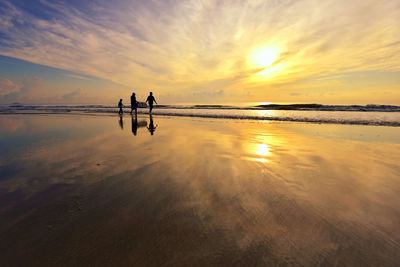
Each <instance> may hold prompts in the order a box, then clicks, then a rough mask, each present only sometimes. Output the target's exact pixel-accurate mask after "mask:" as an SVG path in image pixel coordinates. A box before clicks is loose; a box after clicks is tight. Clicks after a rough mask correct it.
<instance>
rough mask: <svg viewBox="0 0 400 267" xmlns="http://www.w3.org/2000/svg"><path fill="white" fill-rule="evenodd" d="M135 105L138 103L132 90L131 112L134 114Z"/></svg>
mask: <svg viewBox="0 0 400 267" xmlns="http://www.w3.org/2000/svg"><path fill="white" fill-rule="evenodd" d="M137 107H138V103H137V101H136V94H135V93H134V92H132V95H131V114H132V113H133V111H135V116H136V114H137Z"/></svg>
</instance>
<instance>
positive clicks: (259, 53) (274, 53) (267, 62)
mask: <svg viewBox="0 0 400 267" xmlns="http://www.w3.org/2000/svg"><path fill="white" fill-rule="evenodd" d="M279 54H280V49H278V48H277V47H273V46H265V47H258V48H255V49H253V51H251V53H250V58H249V60H250V65H251V66H253V67H256V68H267V67H269V66H271V65H272V64H273V63H274V62H275V61H276V60H277V59H278V57H279Z"/></svg>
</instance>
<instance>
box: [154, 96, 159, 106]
mask: <svg viewBox="0 0 400 267" xmlns="http://www.w3.org/2000/svg"><path fill="white" fill-rule="evenodd" d="M153 99H154V103H156V104H157V105H158V103H157V101H156V98H155V97H153Z"/></svg>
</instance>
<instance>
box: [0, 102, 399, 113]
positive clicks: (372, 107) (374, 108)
mask: <svg viewBox="0 0 400 267" xmlns="http://www.w3.org/2000/svg"><path fill="white" fill-rule="evenodd" d="M4 107H9V108H14V109H15V108H16V109H45V108H46V109H48V108H58V109H62V108H64V109H71V108H87V109H96V108H97V109H115V106H111V105H26V104H20V103H14V104H11V105H3V108H4ZM139 107H140V108H146V107H147V105H146V103H145V102H139ZM157 108H158V109H216V110H302V111H360V112H400V106H395V105H377V104H368V105H322V104H267V105H255V106H230V105H157Z"/></svg>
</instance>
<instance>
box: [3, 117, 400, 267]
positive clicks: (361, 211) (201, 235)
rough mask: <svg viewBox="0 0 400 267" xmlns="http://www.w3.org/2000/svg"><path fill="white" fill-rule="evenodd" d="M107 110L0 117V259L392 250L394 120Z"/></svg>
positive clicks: (363, 260) (378, 256) (122, 261)
mask: <svg viewBox="0 0 400 267" xmlns="http://www.w3.org/2000/svg"><path fill="white" fill-rule="evenodd" d="M120 120H121V117H119V118H118V126H117V125H116V117H108V116H104V117H102V116H95V117H89V116H73V115H69V116H68V115H66V116H60V115H52V116H15V117H12V119H11V120H10V119H4V117H3V118H1V117H0V124H1V126H3V125H6V127H0V136H2V137H3V138H2V139H0V145H1V147H2V148H4V149H2V150H1V151H0V177H1V180H0V199H1V200H2V201H1V202H0V217H1V218H2V221H1V223H0V251H2V252H3V255H5V256H4V257H3V259H4V260H3V262H4V263H11V262H12V263H13V264H15V262H17V263H18V264H17V265H20V266H24V265H29V264H31V263H32V262H33V263H40V264H42V265H49V266H55V265H57V264H56V263H58V262H64V263H66V265H68V264H69V265H74V264H73V263H76V262H82V261H84V262H85V263H88V265H95V266H99V265H104V263H109V262H112V263H114V264H117V265H139V266H140V265H142V266H143V265H147V266H149V265H150V266H160V265H163V264H164V263H165V262H170V263H171V265H174V266H185V265H186V266H187V265H196V264H197V263H198V262H199V261H201V262H202V263H204V264H203V266H220V265H224V266H233V265H235V264H239V265H242V264H241V263H243V264H245V265H251V266H257V265H258V266H265V265H271V266H275V265H279V264H287V265H290V264H292V265H296V266H314V265H318V264H319V265H324V266H329V265H334V264H336V265H341V266H345V265H346V263H348V262H352V263H355V264H354V265H360V266H369V265H370V266H373V265H374V263H377V262H379V265H380V266H395V265H396V263H397V262H398V260H400V259H399V256H398V255H400V254H399V253H398V252H399V249H398V246H397V245H396V244H397V243H398V242H400V230H399V229H398V227H397V226H398V225H399V224H400V216H399V214H400V213H399V212H400V204H399V203H400V194H398V192H399V191H400V182H399V180H398V173H399V172H400V168H399V165H398V162H399V160H400V152H399V151H400V149H399V148H400V145H399V144H398V142H397V143H396V142H393V140H394V139H393V138H394V137H395V136H398V134H399V132H398V131H399V130H398V129H397V128H390V127H366V126H339V125H317V124H315V125H314V124H295V123H286V124H285V123H253V122H245V121H243V122H242V121H241V122H237V121H223V120H214V121H208V120H201V119H196V120H191V119H181V118H174V119H171V118H161V117H152V116H147V115H146V116H138V117H135V116H131V117H130V121H131V131H129V129H126V128H125V129H124V128H123V127H121V126H120V125H121V123H120ZM125 120H128V124H129V117H127V116H125ZM156 121H157V123H156ZM123 123H124V118H122V124H123ZM13 124H15V125H13ZM158 125H161V127H162V131H160V132H159V131H157V134H154V133H155V130H156V129H158ZM238 126H240V127H238ZM128 127H129V126H128ZM145 127H146V128H145ZM121 129H124V130H123V131H121ZM142 131H143V132H142ZM151 131H153V132H151ZM132 134H133V135H136V136H135V138H133V137H132ZM152 134H154V135H152ZM378 135H379V136H378ZM61 241H62V242H61ZM29 244H36V245H35V246H33V247H32V246H31V245H29ZM339 248H340V249H339ZM26 251H27V252H26ZM60 251H70V252H71V253H70V254H68V255H69V256H68V257H66V256H65V253H61V252H60ZM16 252H19V253H21V254H18V255H22V256H23V257H22V256H18V257H17V256H16ZM149 252H151V254H152V255H154V256H153V257H151V259H149V257H148V253H149ZM171 255H175V256H173V257H172V256H171ZM185 255H186V256H185ZM187 255H189V256H187ZM249 255H250V256H249ZM221 263H222V264H221ZM358 263H360V264H358ZM6 265H7V264H5V266H6ZM8 265H11V264H8Z"/></svg>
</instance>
